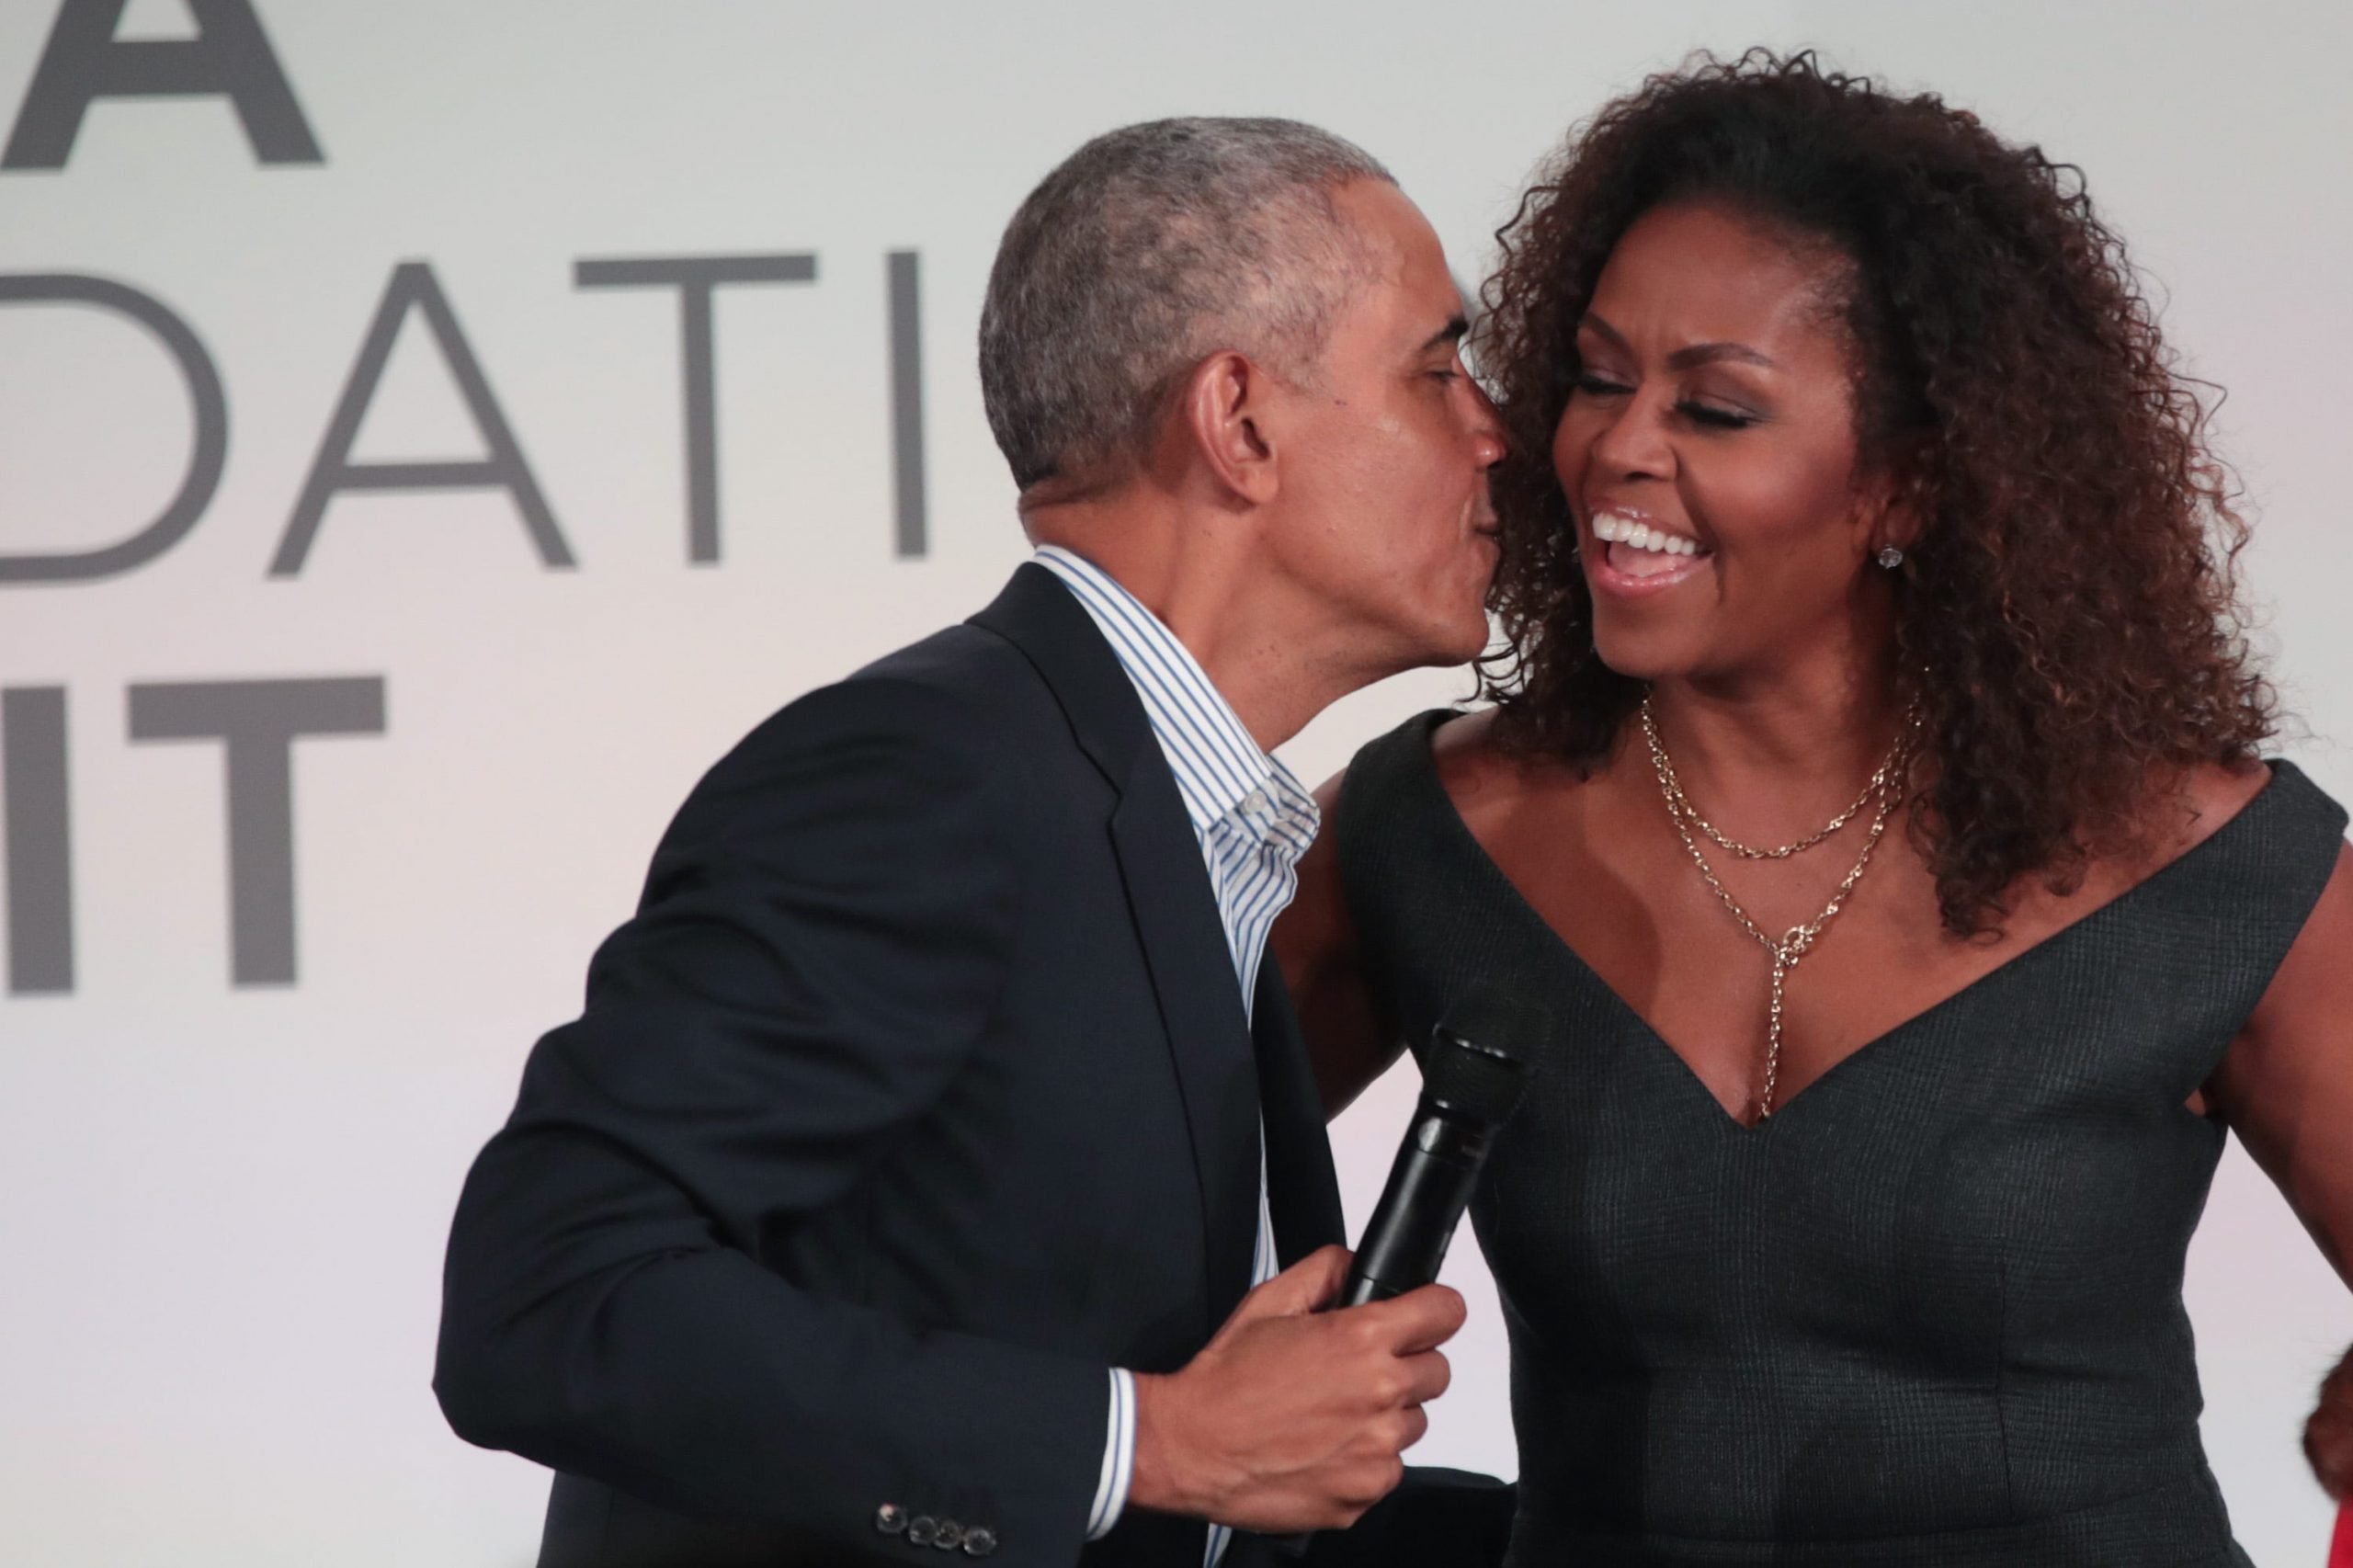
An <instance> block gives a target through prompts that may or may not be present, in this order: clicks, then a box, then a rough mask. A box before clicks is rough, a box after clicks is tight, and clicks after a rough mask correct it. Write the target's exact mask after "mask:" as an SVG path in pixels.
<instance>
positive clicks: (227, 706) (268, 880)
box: [131, 676, 384, 985]
mask: <svg viewBox="0 0 2353 1568" xmlns="http://www.w3.org/2000/svg"><path fill="white" fill-rule="evenodd" d="M382 733H384V682H383V679H382V677H381V676H358V677H353V678H347V679H339V680H336V679H329V680H233V681H191V682H187V683H184V684H182V683H175V684H168V685H151V686H134V687H131V739H132V740H134V741H219V742H221V743H222V754H223V762H224V767H225V774H226V778H227V786H226V793H227V796H228V812H229V954H230V977H231V979H232V980H233V982H234V983H236V984H239V985H291V984H293V983H294V742H295V739H296V738H297V737H298V736H302V735H380V734H382Z"/></svg>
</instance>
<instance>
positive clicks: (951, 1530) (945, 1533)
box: [931, 1519, 964, 1551]
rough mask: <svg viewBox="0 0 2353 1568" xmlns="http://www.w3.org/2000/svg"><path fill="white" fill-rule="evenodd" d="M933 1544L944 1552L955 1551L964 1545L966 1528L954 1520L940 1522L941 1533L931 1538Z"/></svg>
mask: <svg viewBox="0 0 2353 1568" xmlns="http://www.w3.org/2000/svg"><path fill="white" fill-rule="evenodd" d="M931 1544H932V1545H934V1546H936V1547H938V1548H939V1550H940V1551H955V1550H956V1549H957V1548H958V1547H960V1546H961V1545H963V1544H964V1527H963V1526H961V1525H960V1524H958V1523H957V1522H956V1521H955V1520H953V1519H942V1520H940V1521H939V1533H938V1535H936V1536H933V1537H932V1538H931Z"/></svg>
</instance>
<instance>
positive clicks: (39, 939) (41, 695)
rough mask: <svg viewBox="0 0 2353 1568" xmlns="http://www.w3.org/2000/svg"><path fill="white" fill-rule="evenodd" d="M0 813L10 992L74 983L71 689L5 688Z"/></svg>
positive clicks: (0, 715)
mask: <svg viewBox="0 0 2353 1568" xmlns="http://www.w3.org/2000/svg"><path fill="white" fill-rule="evenodd" d="M0 790H6V800H5V801H0V813H5V815H6V843H7V853H8V994H10V995H12V996H28V995H32V994H36V993H40V992H66V991H72V990H73V989H74V864H73V856H72V850H71V848H70V846H69V845H70V840H69V836H68V834H67V827H68V822H67V812H66V794H65V688H64V687H62V686H21V687H9V688H8V689H7V690H6V691H0Z"/></svg>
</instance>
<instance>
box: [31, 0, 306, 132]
mask: <svg viewBox="0 0 2353 1568" xmlns="http://www.w3.org/2000/svg"><path fill="white" fill-rule="evenodd" d="M126 3H127V0H64V3H63V5H62V6H59V7H58V11H57V23H56V25H55V26H54V27H52V28H50V32H49V43H48V44H47V46H46V47H44V48H43V49H42V50H41V51H40V64H39V65H37V66H35V67H34V68H33V81H32V85H31V86H30V87H28V88H27V89H26V90H25V103H24V107H23V108H21V109H19V110H18V111H17V126H16V129H15V130H14V131H10V132H9V133H8V147H7V150H6V152H5V153H0V169H62V168H63V167H64V166H65V160H66V158H67V157H68V156H69V155H71V154H72V153H73V151H74V136H75V135H76V134H77V133H78V132H79V131H81V129H82V116H83V115H84V114H85V112H87V111H88V109H89V107H90V104H91V102H92V101H93V100H94V99H97V98H181V97H196V98H210V97H226V98H227V99H228V100H229V102H230V103H231V104H232V105H233V106H234V107H235V108H236V110H237V118H238V119H240V120H242V121H243V122H244V127H245V140H246V141H248V142H252V143H253V147H254V156H256V158H259V159H260V160H261V161H262V162H263V163H265V164H322V163H324V162H325V161H326V160H325V159H324V157H323V156H321V155H320V153H319V143H318V142H317V140H316V139H315V138H314V137H313V136H312V134H311V127H310V125H309V123H308V122H306V121H305V120H304V119H302V108H301V105H300V104H297V103H296V102H295V101H294V87H293V85H292V84H291V83H290V82H288V81H287V79H286V73H285V71H284V70H282V69H281V68H280V67H279V65H278V56H277V55H276V54H274V53H272V52H271V51H270V47H269V40H268V38H267V37H266V36H265V35H264V34H263V32H262V30H261V18H260V17H256V16H255V15H254V8H253V4H252V0H188V11H189V13H190V14H191V15H192V16H194V17H195V18H196V26H197V36H196V37H194V38H190V39H125V40H120V41H118V40H116V38H115V36H114V35H115V29H116V28H118V27H119V26H120V25H121V23H122V10H123V6H124V5H125V4H126Z"/></svg>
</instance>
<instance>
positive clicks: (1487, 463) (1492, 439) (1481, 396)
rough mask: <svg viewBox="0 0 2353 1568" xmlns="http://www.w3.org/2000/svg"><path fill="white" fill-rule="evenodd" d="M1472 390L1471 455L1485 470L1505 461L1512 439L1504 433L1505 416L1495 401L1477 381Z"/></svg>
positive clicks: (1473, 383) (1472, 384) (1473, 382)
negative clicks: (1497, 408)
mask: <svg viewBox="0 0 2353 1568" xmlns="http://www.w3.org/2000/svg"><path fill="white" fill-rule="evenodd" d="M1469 385H1470V388H1471V455H1472V460H1474V461H1475V462H1477V463H1478V465H1479V466H1480V467H1481V468H1483V469H1486V468H1493V467H1495V465H1496V464H1497V463H1499V462H1501V461H1503V460H1504V454H1505V453H1506V451H1508V450H1510V449H1511V442H1510V438H1509V437H1507V436H1506V434H1505V433H1504V416H1503V415H1502V414H1501V413H1499V412H1498V411H1497V410H1496V408H1495V400H1494V399H1493V398H1490V397H1489V396H1488V395H1487V391H1486V389H1485V388H1484V387H1483V386H1481V385H1479V383H1478V382H1476V381H1472V382H1470V383H1469Z"/></svg>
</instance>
